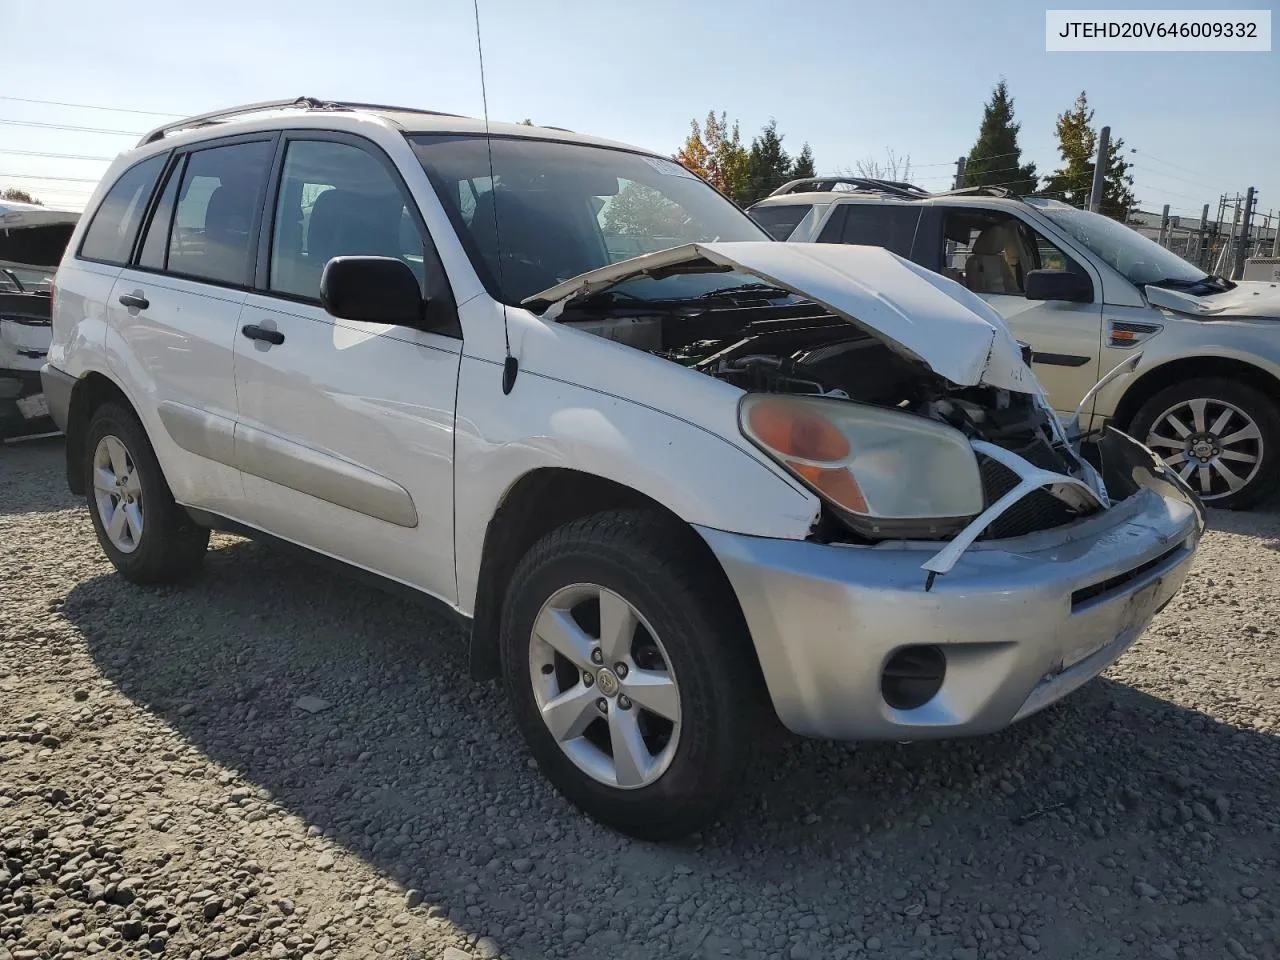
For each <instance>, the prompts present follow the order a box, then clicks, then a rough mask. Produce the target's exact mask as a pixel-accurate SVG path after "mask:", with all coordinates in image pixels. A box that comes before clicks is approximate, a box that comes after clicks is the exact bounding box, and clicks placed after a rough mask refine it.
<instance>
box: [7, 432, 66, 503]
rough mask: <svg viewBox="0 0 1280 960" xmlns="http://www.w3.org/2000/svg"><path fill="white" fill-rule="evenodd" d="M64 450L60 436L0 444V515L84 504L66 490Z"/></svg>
mask: <svg viewBox="0 0 1280 960" xmlns="http://www.w3.org/2000/svg"><path fill="white" fill-rule="evenodd" d="M64 451H65V446H64V443H63V438H62V437H61V436H57V437H41V438H40V439H36V440H22V441H18V442H15V443H0V490H2V491H4V495H3V496H0V516H16V515H17V514H20V513H47V512H49V511H51V510H66V509H67V508H68V507H76V506H83V505H84V498H83V497H77V496H74V495H73V494H72V493H71V491H70V490H68V489H67V473H66V470H67V465H66V459H65V452H64ZM33 479H35V480H36V482H35V483H33V482H32V480H33ZM19 480H20V481H21V482H18V481H19Z"/></svg>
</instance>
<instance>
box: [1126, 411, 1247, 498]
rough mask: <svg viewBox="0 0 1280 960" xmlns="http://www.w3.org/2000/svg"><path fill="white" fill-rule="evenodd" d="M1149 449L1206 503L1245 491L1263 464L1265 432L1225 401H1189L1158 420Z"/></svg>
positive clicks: (1148, 435) (1151, 435) (1154, 425)
mask: <svg viewBox="0 0 1280 960" xmlns="http://www.w3.org/2000/svg"><path fill="white" fill-rule="evenodd" d="M1146 445H1147V446H1148V447H1150V448H1151V449H1153V450H1154V451H1156V453H1158V454H1160V456H1161V457H1162V458H1163V460H1164V462H1165V463H1166V464H1167V465H1168V466H1169V467H1170V468H1172V469H1173V470H1176V471H1177V472H1178V475H1179V476H1181V477H1182V479H1183V480H1185V481H1187V483H1188V484H1190V485H1191V487H1192V489H1194V490H1195V491H1196V492H1197V493H1198V494H1200V497H1201V498H1202V499H1203V500H1205V501H1213V500H1218V499H1220V498H1222V497H1226V496H1230V495H1231V494H1233V493H1236V492H1237V491H1239V490H1242V489H1244V487H1245V486H1246V485H1248V484H1249V483H1250V482H1251V481H1252V480H1253V479H1254V477H1255V476H1256V475H1257V473H1258V470H1259V468H1260V467H1261V466H1262V458H1263V443H1262V431H1261V430H1259V429H1258V424H1257V423H1255V422H1254V420H1253V418H1252V417H1251V416H1250V415H1249V414H1248V413H1246V412H1245V411H1244V410H1242V409H1241V408H1240V407H1237V406H1236V405H1235V404H1231V403H1227V402H1226V401H1225V400H1211V399H1208V398H1203V397H1202V398H1197V399H1194V400H1184V401H1182V402H1180V403H1178V404H1176V405H1174V406H1172V407H1170V408H1169V409H1168V410H1166V411H1164V413H1162V414H1160V415H1159V416H1158V417H1156V419H1155V422H1154V423H1153V424H1152V425H1151V430H1150V432H1149V433H1148V434H1147V439H1146Z"/></svg>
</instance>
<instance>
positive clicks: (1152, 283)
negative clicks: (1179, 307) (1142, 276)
mask: <svg viewBox="0 0 1280 960" xmlns="http://www.w3.org/2000/svg"><path fill="white" fill-rule="evenodd" d="M1145 286H1148V287H1169V288H1172V289H1175V290H1198V289H1200V288H1202V287H1207V288H1208V289H1209V292H1211V293H1222V292H1223V291H1225V290H1230V289H1232V288H1233V287H1234V286H1235V284H1234V283H1232V282H1231V281H1230V280H1227V279H1226V278H1224V277H1219V276H1217V275H1216V274H1212V273H1206V274H1205V275H1204V276H1203V277H1200V278H1199V279H1198V280H1187V279H1185V278H1184V277H1165V278H1164V279H1162V280H1148V281H1147V282H1146V284H1145Z"/></svg>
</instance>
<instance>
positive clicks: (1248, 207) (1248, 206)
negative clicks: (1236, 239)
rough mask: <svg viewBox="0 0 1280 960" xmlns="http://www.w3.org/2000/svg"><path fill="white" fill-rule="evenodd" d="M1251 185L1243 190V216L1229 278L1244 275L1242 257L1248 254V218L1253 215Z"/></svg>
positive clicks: (1238, 277) (1236, 278)
mask: <svg viewBox="0 0 1280 960" xmlns="http://www.w3.org/2000/svg"><path fill="white" fill-rule="evenodd" d="M1253 201H1254V193H1253V187H1250V188H1249V189H1248V190H1246V191H1245V192H1244V216H1243V218H1241V222H1240V246H1239V247H1237V248H1236V262H1235V267H1234V268H1233V269H1232V271H1231V279H1232V280H1239V279H1240V278H1241V277H1242V276H1244V258H1245V257H1246V256H1248V254H1249V218H1250V217H1251V216H1253Z"/></svg>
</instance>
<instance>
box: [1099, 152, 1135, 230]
mask: <svg viewBox="0 0 1280 960" xmlns="http://www.w3.org/2000/svg"><path fill="white" fill-rule="evenodd" d="M1130 166H1131V164H1130V163H1129V161H1128V160H1126V159H1125V158H1124V140H1122V139H1121V138H1120V137H1116V138H1115V139H1114V140H1112V141H1111V142H1110V143H1108V144H1107V172H1106V173H1105V174H1104V175H1103V177H1102V203H1101V204H1100V205H1099V210H1098V212H1099V213H1102V214H1105V215H1106V216H1108V217H1111V218H1112V219H1113V220H1119V221H1120V222H1121V223H1124V222H1125V221H1126V220H1128V219H1129V212H1130V211H1131V210H1133V206H1134V200H1133V174H1132V173H1131V172H1130V169H1129V168H1130ZM1089 173H1090V175H1092V173H1093V171H1092V170H1091V171H1089Z"/></svg>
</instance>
